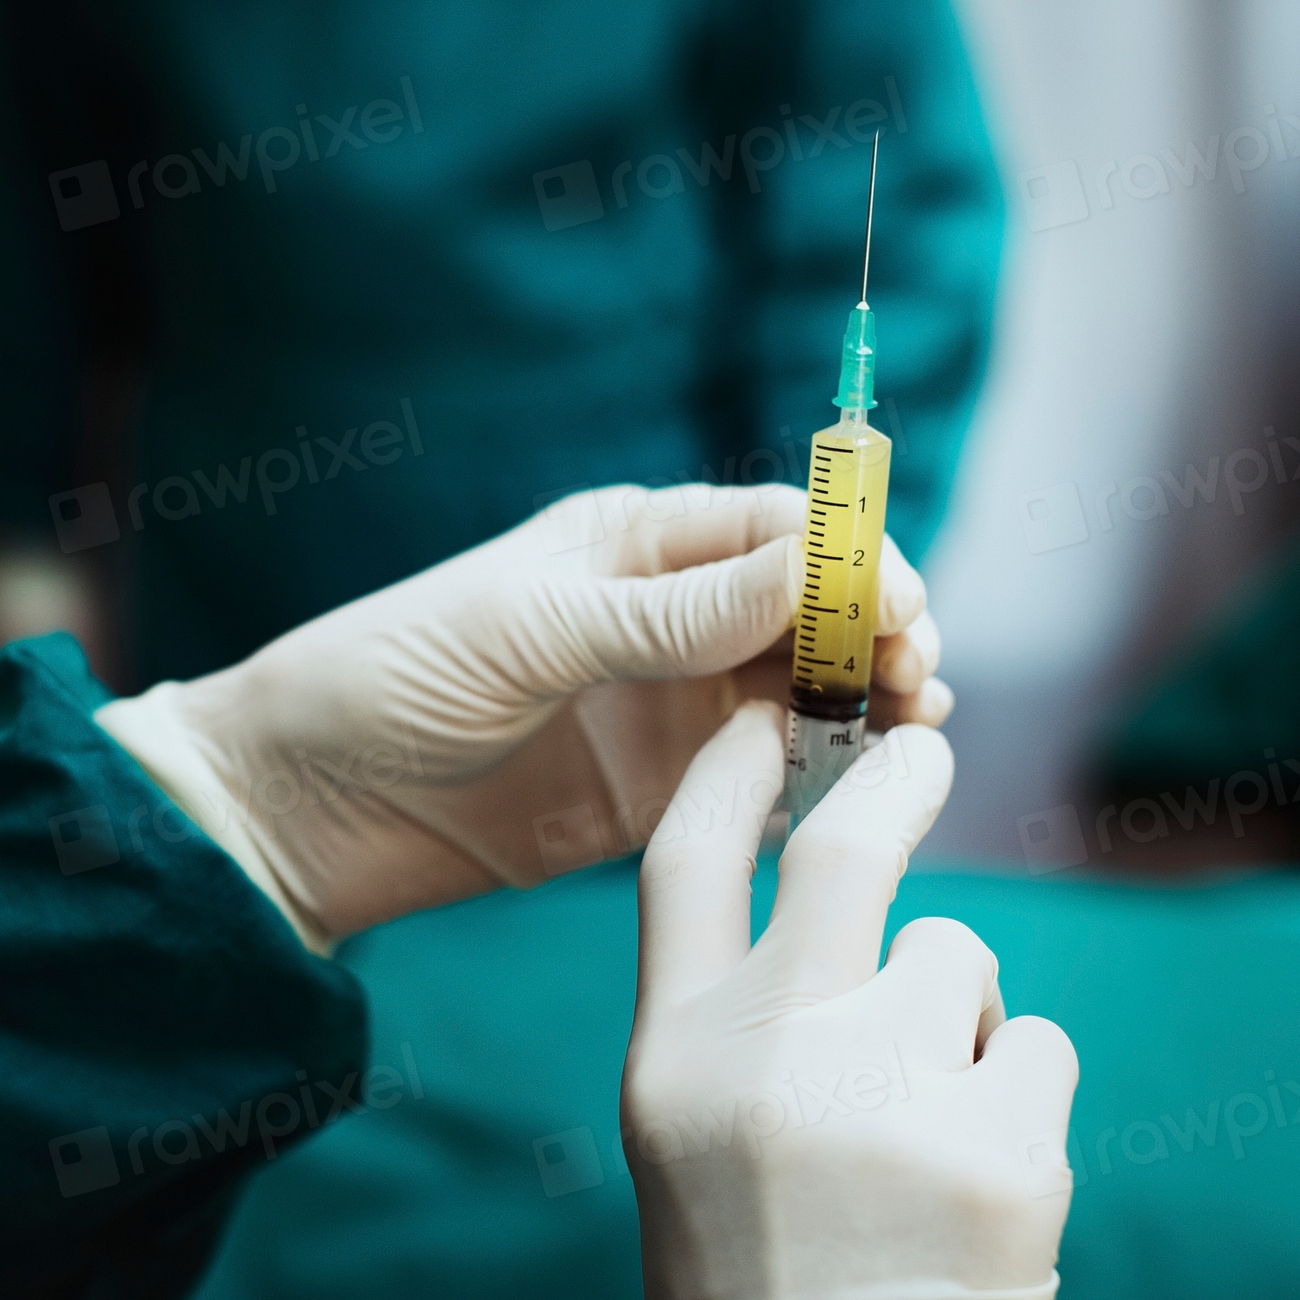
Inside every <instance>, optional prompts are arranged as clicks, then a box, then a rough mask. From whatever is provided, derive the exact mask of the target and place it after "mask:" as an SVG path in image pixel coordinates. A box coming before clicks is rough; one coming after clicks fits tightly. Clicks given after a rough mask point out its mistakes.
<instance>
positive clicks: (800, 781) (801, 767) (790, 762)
mask: <svg viewBox="0 0 1300 1300" xmlns="http://www.w3.org/2000/svg"><path fill="white" fill-rule="evenodd" d="M866 729H867V717H866V712H865V711H864V712H863V713H861V714H859V716H858V717H856V718H849V719H844V720H839V721H836V720H835V719H832V718H814V717H809V716H808V715H807V714H805V713H801V712H800V711H799V710H798V709H797V708H794V707H791V709H790V712H789V716H788V722H787V730H786V752H785V757H786V786H785V797H784V800H783V806H784V807H785V809H786V810H787V811H788V812H790V813H791V815H792V816H793V818H794V819H795V820H796V821H797V820H798V819H800V818H802V817H806V816H807V815H808V814H809V813H810V812H812V810H813V809H814V808H815V807H816V806H817V804H818V803H819V802H820V801H821V800H822V799H823V798H824V797H825V796H826V794H827V793H828V792H829V791H830V788H831V787H832V786H833V785H834V784H835V782H836V781H838V780H839V779H840V777H842V776H843V775H844V773H845V772H847V771H848V770H849V768H850V767H852V766H853V762H854V760H855V759H856V758H857V756H858V755H859V754H860V753H861V752H862V743H863V737H864V736H865V734H866ZM791 828H792V829H793V823H792V827H791Z"/></svg>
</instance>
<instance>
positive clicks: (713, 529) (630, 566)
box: [597, 483, 807, 577]
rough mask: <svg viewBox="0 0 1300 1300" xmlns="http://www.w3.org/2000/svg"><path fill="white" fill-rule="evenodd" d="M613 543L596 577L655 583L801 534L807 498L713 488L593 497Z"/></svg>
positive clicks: (778, 486)
mask: <svg viewBox="0 0 1300 1300" xmlns="http://www.w3.org/2000/svg"><path fill="white" fill-rule="evenodd" d="M607 494H608V499H607V500H604V501H602V502H601V505H602V507H603V508H602V512H601V513H602V516H604V515H608V516H609V518H610V527H609V529H608V530H607V533H608V536H609V540H610V542H611V543H612V545H611V546H610V549H609V555H608V559H607V563H606V564H604V565H602V566H601V571H602V572H604V573H606V574H608V575H609V576H625V577H634V576H637V577H653V576H654V575H656V574H660V573H671V572H674V571H676V570H678V569H687V568H690V567H692V566H693V565H697V564H707V563H709V562H710V561H712V560H725V559H728V558H730V557H731V556H733V555H743V554H745V552H746V551H752V550H753V549H754V548H755V547H758V546H762V545H763V544H764V543H766V542H770V541H772V540H773V539H774V538H777V537H786V536H789V535H790V534H792V533H793V534H799V533H802V532H803V527H804V516H805V514H806V511H807V494H806V493H805V492H803V491H802V490H801V489H799V488H794V487H790V486H788V485H787V484H784V483H770V484H763V485H762V486H759V487H745V488H733V487H724V488H717V487H714V486H712V485H711V484H708V483H683V484H681V486H679V487H664V488H606V489H603V490H602V492H601V493H598V494H597V495H598V496H601V497H605V496H606V495H607Z"/></svg>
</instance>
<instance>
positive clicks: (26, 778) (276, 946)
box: [0, 634, 367, 1297]
mask: <svg viewBox="0 0 1300 1300" xmlns="http://www.w3.org/2000/svg"><path fill="white" fill-rule="evenodd" d="M108 698H109V697H108V694H107V692H106V691H105V690H104V688H103V687H102V686H100V685H99V684H98V683H97V682H96V681H95V680H94V679H93V678H92V677H91V676H90V673H89V671H88V669H87V667H86V664H85V661H84V659H83V657H82V655H81V652H80V649H79V648H78V646H77V645H76V643H75V641H73V639H72V638H71V637H69V636H67V635H64V634H56V635H53V636H48V637H43V638H40V639H36V640H31V641H22V642H15V643H12V644H10V645H9V646H7V647H5V648H4V649H3V650H2V651H0V1294H3V1295H6V1296H28V1295H31V1296H35V1295H40V1296H47V1295H58V1296H83V1295H84V1296H92V1295H93V1296H95V1297H126V1296H146V1295H147V1296H150V1297H154V1296H158V1297H166V1296H174V1295H181V1294H183V1293H184V1292H186V1291H187V1290H188V1289H189V1287H190V1286H191V1285H192V1284H193V1282H194V1280H195V1278H196V1277H197V1275H198V1273H199V1272H200V1270H201V1268H202V1267H203V1265H204V1263H205V1261H206V1258H207V1255H208V1253H209V1251H210V1249H211V1247H212V1245H213V1242H214V1239H215V1234H216V1232H217V1229H218V1226H219V1224H220V1222H221V1219H222V1216H223V1214H224V1212H225V1211H226V1209H227V1208H228V1206H229V1204H230V1202H231V1198H232V1193H233V1191H234V1189H235V1188H236V1186H237V1184H238V1182H239V1180H240V1179H241V1177H242V1176H243V1175H244V1174H246V1173H247V1172H248V1171H249V1170H251V1169H252V1168H254V1167H255V1166H259V1165H262V1164H265V1163H266V1162H268V1161H274V1160H277V1159H279V1157H280V1153H281V1151H282V1150H283V1149H284V1147H285V1146H287V1145H289V1144H291V1143H293V1142H295V1141H297V1140H299V1139H301V1138H303V1137H305V1136H307V1135H308V1134H309V1133H310V1132H311V1131H312V1130H313V1129H314V1128H318V1127H324V1126H328V1124H329V1123H330V1121H331V1113H332V1114H333V1116H334V1117H335V1118H336V1117H337V1115H338V1114H339V1113H340V1112H341V1111H343V1110H345V1109H353V1108H355V1106H357V1105H358V1104H359V1103H357V1102H356V1098H357V1096H358V1093H359V1091H360V1090H359V1089H358V1078H359V1072H360V1071H361V1070H362V1068H363V1065H362V1063H363V1061H364V1059H365V1054H366V1038H367V1022H366V1011H365V1004H364V999H363V995H362V992H361V989H360V987H359V985H358V983H357V981H356V979H355V978H354V977H353V976H352V975H351V974H350V973H349V972H348V971H346V970H344V969H343V968H342V967H339V966H336V965H334V964H332V963H330V962H328V961H323V960H321V959H319V958H316V957H313V956H312V955H311V954H309V953H308V952H307V951H306V950H305V949H304V948H303V947H302V945H301V944H300V943H299V941H298V939H297V938H296V936H295V935H294V933H293V931H292V930H291V929H290V928H289V925H288V923H287V922H286V921H285V920H284V919H283V917H282V916H281V915H280V913H279V912H278V911H277V910H276V908H275V907H274V905H273V904H272V903H271V902H270V901H269V900H268V899H267V898H265V897H264V896H263V895H262V894H261V893H260V892H259V890H258V889H257V888H256V887H255V886H254V885H252V884H251V883H250V882H249V881H248V880H247V879H246V878H245V876H244V874H243V873H242V871H241V870H240V868H239V867H238V866H237V865H236V864H235V862H234V861H233V860H232V859H230V858H229V857H227V856H226V854H225V853H224V852H222V850H220V849H219V848H217V846H216V845H215V844H213V843H212V842H211V841H210V840H208V839H206V838H205V837H204V836H203V835H202V834H201V832H199V830H198V829H197V828H196V827H195V826H194V825H193V824H192V823H191V822H189V821H188V820H187V819H186V818H185V817H184V815H183V814H181V812H180V811H179V810H178V809H177V808H176V807H175V806H174V805H172V804H171V803H169V802H168V800H167V799H166V797H165V796H164V795H163V794H162V793H161V792H160V791H159V790H158V788H157V787H156V786H154V785H153V783H152V782H151V781H150V780H149V779H148V778H147V777H146V776H145V774H144V772H143V771H142V770H141V769H140V768H139V767H138V766H137V764H136V763H135V761H134V760H133V759H132V758H130V756H129V755H127V754H126V752H125V751H123V750H122V749H120V748H119V747H118V746H117V745H116V744H115V743H114V742H113V741H112V740H111V739H110V738H109V737H108V735H107V734H106V733H104V732H102V731H101V730H100V729H99V728H98V727H97V726H96V725H95V724H94V722H93V721H92V719H91V714H92V711H93V710H94V709H95V708H96V707H97V706H98V705H100V704H102V703H104V702H105V701H106V700H107V699H108ZM364 1082H365V1081H364V1080H362V1083H363V1084H364ZM340 1097H342V1098H343V1100H342V1101H339V1100H338V1098H340Z"/></svg>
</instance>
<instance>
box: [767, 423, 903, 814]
mask: <svg viewBox="0 0 1300 1300" xmlns="http://www.w3.org/2000/svg"><path fill="white" fill-rule="evenodd" d="M890 451H891V444H890V441H889V439H888V438H886V437H885V435H884V434H882V433H880V432H879V431H878V430H876V429H872V428H871V427H870V426H869V425H868V424H867V423H866V420H865V419H864V418H862V412H860V411H854V410H850V409H849V408H845V410H844V414H843V418H842V419H841V422H840V423H839V424H838V425H835V426H832V427H831V428H828V429H822V430H821V431H820V432H818V433H815V434H814V435H813V439H812V451H811V462H810V468H809V482H808V519H807V524H806V526H805V529H804V558H805V561H806V572H805V578H804V590H803V595H802V597H801V599H800V602H799V609H798V612H797V613H796V616H795V647H794V665H793V680H792V682H791V691H790V704H791V713H790V743H789V748H788V752H787V760H788V762H787V767H786V773H787V777H788V779H789V781H790V789H789V793H788V795H787V799H786V806H787V807H788V808H790V809H791V810H792V811H794V812H795V813H796V814H797V815H798V816H803V815H805V813H806V812H807V811H809V810H811V808H812V806H813V805H815V804H816V802H817V801H818V800H819V799H820V798H821V797H822V796H823V795H825V794H826V792H827V791H828V790H829V789H830V788H831V786H832V785H834V784H835V782H836V780H837V779H838V778H839V777H840V776H841V775H842V774H843V773H844V772H845V771H847V770H848V768H849V767H850V766H851V764H852V762H853V760H854V758H856V757H857V755H858V753H859V752H860V750H861V744H862V736H863V734H864V731H865V726H866V712H867V697H868V691H869V687H870V682H871V657H872V649H873V641H874V636H875V625H876V605H877V602H878V600H879V572H878V571H879V565H880V547H881V541H882V538H883V535H884V524H885V504H886V496H887V494H888V487H889V461H890ZM800 809H802V811H800Z"/></svg>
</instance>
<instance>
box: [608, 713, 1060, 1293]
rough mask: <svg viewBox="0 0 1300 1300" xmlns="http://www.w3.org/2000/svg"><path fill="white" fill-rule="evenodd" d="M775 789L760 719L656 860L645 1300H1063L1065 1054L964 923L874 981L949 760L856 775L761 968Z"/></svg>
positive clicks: (897, 956)
mask: <svg viewBox="0 0 1300 1300" xmlns="http://www.w3.org/2000/svg"><path fill="white" fill-rule="evenodd" d="M782 776H783V766H782V729H781V716H780V711H779V710H777V709H776V708H774V707H773V706H772V705H770V704H765V703H757V702H756V703H753V704H749V705H746V706H745V707H744V708H742V709H740V710H739V711H738V712H737V714H736V715H735V716H734V717H733V718H732V719H731V721H730V722H729V723H727V724H726V726H724V727H723V728H722V730H721V731H720V732H719V734H718V735H717V736H716V737H715V738H714V739H713V740H712V741H710V743H709V744H708V745H707V746H705V748H704V749H703V750H702V751H701V753H700V754H699V756H698V757H697V758H696V759H695V761H694V762H693V763H692V764H691V766H690V769H689V770H688V772H687V774H686V777H685V779H684V780H683V782H682V785H681V788H680V790H679V791H678V793H677V795H676V796H675V797H674V800H673V803H672V805H671V806H670V807H669V808H668V810H667V811H666V812H665V814H664V817H663V819H662V821H661V822H660V824H659V826H658V828H657V829H656V831H655V834H654V837H653V838H652V839H651V841H650V845H649V847H648V848H647V849H646V852H645V857H644V859H643V861H642V866H641V880H640V925H641V937H640V971H639V977H638V983H637V1006H636V1020H635V1024H634V1027H633V1030H632V1039H631V1044H630V1046H629V1048H628V1055H627V1064H626V1067H625V1070H624V1075H623V1124H624V1127H623V1134H624V1146H625V1149H626V1151H627V1157H628V1163H629V1167H630V1168H631V1171H632V1177H633V1179H634V1181H635V1184H636V1194H637V1202H638V1204H639V1206H640V1210H641V1244H642V1258H643V1267H644V1270H645V1283H646V1295H647V1297H648V1298H649V1300H664V1298H665V1297H673V1298H674V1300H678V1298H681V1300H685V1298H686V1297H689V1298H690V1300H723V1298H724V1297H727V1298H729V1297H735V1298H736V1300H740V1298H741V1297H743V1298H744V1300H778V1298H779V1300H789V1298H791V1297H807V1298H808V1300H812V1298H813V1297H816V1298H817V1300H849V1297H852V1298H853V1300H950V1298H956V1297H970V1298H974V1297H979V1298H980V1300H996V1298H997V1297H1013V1296H1014V1297H1019V1298H1021V1300H1029V1298H1030V1297H1033V1298H1034V1300H1038V1298H1039V1297H1044V1298H1046V1297H1051V1296H1054V1295H1055V1294H1056V1287H1057V1284H1058V1278H1057V1275H1056V1272H1055V1269H1054V1265H1055V1262H1056V1254H1057V1246H1058V1243H1059V1241H1060V1237H1061V1230H1062V1227H1063V1226H1064V1223H1065V1216H1066V1210H1067V1209H1068V1207H1069V1202H1070V1186H1071V1183H1070V1171H1069V1166H1068V1164H1067V1163H1066V1159H1065V1136H1066V1129H1067V1124H1068V1121H1069V1112H1070V1100H1071V1097H1072V1095H1073V1091H1074V1086H1075V1082H1076V1080H1077V1076H1078V1070H1077V1064H1076V1061H1075V1057H1074V1051H1073V1049H1072V1048H1071V1046H1070V1043H1069V1040H1068V1039H1067V1038H1066V1037H1065V1035H1064V1034H1063V1033H1062V1032H1061V1030H1059V1029H1058V1028H1057V1027H1056V1026H1055V1025H1053V1024H1052V1023H1051V1022H1050V1021H1046V1020H1040V1019H1037V1018H1034V1017H1029V1016H1024V1017H1020V1018H1018V1019H1016V1020H1010V1021H1007V1020H1006V1019H1005V1015H1004V1012H1003V1009H1002V1001H1001V997H1000V995H999V992H998V985H997V962H996V960H995V959H994V957H993V954H992V953H991V952H989V950H988V949H987V948H986V947H985V946H984V945H983V944H982V943H981V942H980V940H979V939H978V938H977V937H976V936H975V935H974V934H973V933H972V932H971V931H970V930H968V929H967V928H966V927H965V926H963V925H960V924H958V923H957V922H956V921H949V920H941V919H938V918H928V919H925V920H919V921H913V922H912V923H911V924H910V925H908V926H906V927H905V928H904V929H903V930H902V931H901V932H900V933H899V935H898V937H897V938H896V939H895V940H894V942H893V944H892V945H891V947H890V950H889V955H888V959H887V961H886V963H885V965H884V967H883V969H881V970H880V971H879V973H877V964H878V954H879V952H880V943H881V935H882V932H883V929H884V924H885V915H886V912H887V910H888V908H889V904H890V902H891V901H892V899H893V897H894V892H895V888H896V886H897V883H898V879H899V877H900V875H901V874H902V872H903V870H904V869H905V867H906V865H907V857H908V854H909V852H910V851H911V850H912V848H913V847H914V846H915V844H916V843H917V841H918V840H919V839H920V838H921V836H922V835H924V834H925V832H926V831H927V830H928V829H929V827H930V824H931V823H932V822H933V820H934V818H935V816H936V814H937V813H938V811H939V808H940V807H941V805H942V804H943V801H944V799H945V798H946V797H947V793H948V787H949V784H950V782H951V779H952V757H951V753H950V751H949V749H948V746H947V744H946V742H945V741H944V739H943V737H942V736H940V735H939V734H938V733H937V732H932V731H928V730H926V729H925V728H922V727H913V726H905V727H900V728H897V729H896V730H895V731H893V732H892V733H891V734H890V735H889V736H888V737H886V740H885V743H884V744H882V745H880V746H878V747H877V748H876V749H874V750H872V751H869V752H868V753H866V754H864V755H863V756H862V757H861V758H859V760H858V761H857V763H856V764H855V765H854V767H853V768H851V769H850V770H849V772H847V773H846V774H845V775H844V777H843V778H842V779H841V780H840V782H839V784H838V785H837V786H836V787H835V788H834V789H833V790H832V791H831V793H830V794H828V795H827V797H826V798H825V799H824V800H823V801H822V802H821V803H820V804H818V806H817V807H816V808H815V809H814V810H813V812H812V813H811V814H810V815H809V816H808V818H807V819H806V820H805V821H803V822H802V823H801V824H800V825H799V827H798V829H797V830H796V831H795V832H794V834H793V835H792V836H791V838H790V841H789V844H788V845H787V847H786V850H785V852H784V854H783V855H782V858H781V866H780V872H781V874H780V883H779V887H778V892H777V898H776V905H775V908H774V911H773V913H772V919H771V923H770V924H769V926H768V928H767V930H766V932H765V933H764V934H763V936H762V937H761V938H760V939H759V941H758V942H757V943H756V944H755V945H754V946H753V948H752V949H751V947H750V942H749V936H750V917H749V894H750V890H749V878H750V875H751V873H752V871H753V869H754V856H753V855H754V852H755V850H756V848H757V845H758V842H759V834H760V830H761V827H762V825H763V822H764V820H765V819H766V817H767V814H768V811H769V809H770V808H771V806H772V803H773V800H774V799H775V797H776V795H777V793H778V792H779V791H780V789H781V784H782Z"/></svg>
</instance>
